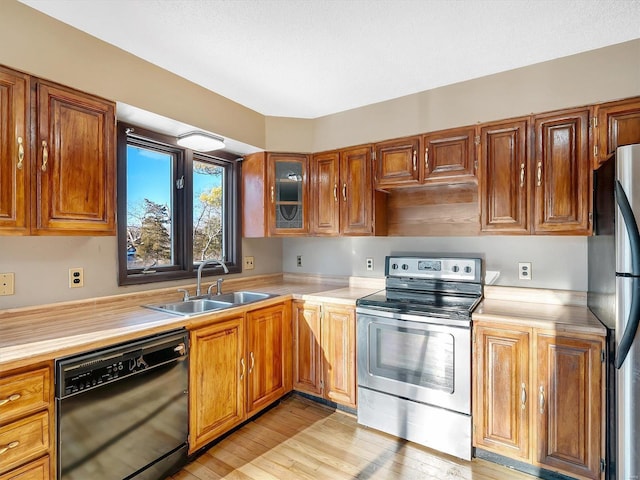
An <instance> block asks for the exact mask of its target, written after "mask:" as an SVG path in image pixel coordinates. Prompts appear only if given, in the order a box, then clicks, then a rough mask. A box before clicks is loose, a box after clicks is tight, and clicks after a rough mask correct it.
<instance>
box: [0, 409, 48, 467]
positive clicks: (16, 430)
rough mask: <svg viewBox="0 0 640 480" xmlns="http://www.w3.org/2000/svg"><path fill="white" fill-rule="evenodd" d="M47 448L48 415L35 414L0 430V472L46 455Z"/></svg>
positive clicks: (42, 413) (43, 413)
mask: <svg viewBox="0 0 640 480" xmlns="http://www.w3.org/2000/svg"><path fill="white" fill-rule="evenodd" d="M48 448H49V413H48V412H40V413H36V414H35V415H32V416H30V417H27V418H23V419H22V420H16V421H15V422H13V423H10V424H8V425H5V426H4V427H2V428H0V472H6V471H7V470H9V469H11V468H14V467H17V466H18V465H20V464H22V463H24V462H26V461H29V460H31V459H32V458H36V457H38V456H39V455H43V454H44V453H46V451H47V449H48Z"/></svg>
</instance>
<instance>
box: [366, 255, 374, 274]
mask: <svg viewBox="0 0 640 480" xmlns="http://www.w3.org/2000/svg"><path fill="white" fill-rule="evenodd" d="M367 271H368V272H371V271H373V258H367Z"/></svg>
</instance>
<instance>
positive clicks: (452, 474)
mask: <svg viewBox="0 0 640 480" xmlns="http://www.w3.org/2000/svg"><path fill="white" fill-rule="evenodd" d="M222 478H224V479H234V480H274V479H278V480H283V479H285V480H288V479H292V480H293V479H306V480H337V479H353V478H357V479H364V480H366V479H393V480H409V479H411V480H413V479H415V480H418V479H419V480H440V479H450V480H532V479H534V478H536V477H532V476H530V475H526V474H523V473H520V472H516V471H513V470H511V469H508V468H505V467H501V466H499V465H495V464H493V463H491V462H487V461H485V460H480V459H474V460H472V461H471V462H466V461H464V460H459V459H457V458H454V457H450V456H448V455H444V454H440V453H436V452H434V451H433V450H429V449H428V448H425V447H421V446H419V445H416V444H414V443H411V442H406V441H404V440H401V439H398V438H395V437H392V436H390V435H386V434H384V433H380V432H378V431H376V430H371V429H368V428H365V427H362V426H360V425H358V424H357V423H356V419H355V418H354V417H353V416H352V415H349V414H346V413H342V412H339V411H334V410H332V409H329V408H327V407H324V406H322V405H319V404H317V403H314V402H312V401H310V400H307V399H305V398H302V397H300V396H297V395H293V396H290V397H288V398H286V399H285V400H283V401H282V402H281V403H280V404H279V405H278V406H277V407H275V408H273V409H272V410H270V411H269V412H267V413H265V414H264V415H262V416H260V417H259V418H257V419H256V420H254V421H253V422H251V423H249V424H247V425H245V426H244V427H242V428H241V429H240V430H238V431H237V432H235V433H233V434H232V435H230V436H229V437H227V438H226V439H224V440H223V441H221V442H220V443H218V444H217V445H215V446H213V447H212V448H211V449H209V450H208V451H207V452H206V453H205V454H203V455H201V456H200V457H198V458H197V459H196V460H195V461H194V462H192V463H190V464H188V465H187V466H185V467H184V469H183V470H182V471H180V472H178V473H176V474H175V475H173V476H172V477H170V479H167V480H217V479H222Z"/></svg>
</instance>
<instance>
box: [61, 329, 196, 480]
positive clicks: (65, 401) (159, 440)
mask: <svg viewBox="0 0 640 480" xmlns="http://www.w3.org/2000/svg"><path fill="white" fill-rule="evenodd" d="M188 358H189V357H188V334H187V333H186V332H185V331H184V330H180V331H173V332H169V333H165V334H160V335H156V336H153V337H147V338H144V339H141V340H136V341H133V342H129V343H125V344H120V345H116V346H113V347H109V348H106V349H102V350H97V351H93V352H90V353H86V354H82V355H76V356H73V357H66V358H62V359H58V360H56V415H57V432H56V433H57V446H58V452H57V456H58V477H57V478H58V479H59V480H80V479H82V480H88V479H91V480H124V479H127V480H128V479H135V480H158V479H162V478H165V477H166V476H167V475H170V474H171V473H174V472H175V471H177V470H178V469H179V468H180V466H182V465H184V463H185V462H186V459H187V450H188V446H187V435H188V416H187V412H188V395H187V393H188V392H187V388H188Z"/></svg>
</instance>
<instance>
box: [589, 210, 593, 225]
mask: <svg viewBox="0 0 640 480" xmlns="http://www.w3.org/2000/svg"><path fill="white" fill-rule="evenodd" d="M589 223H593V212H589Z"/></svg>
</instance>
